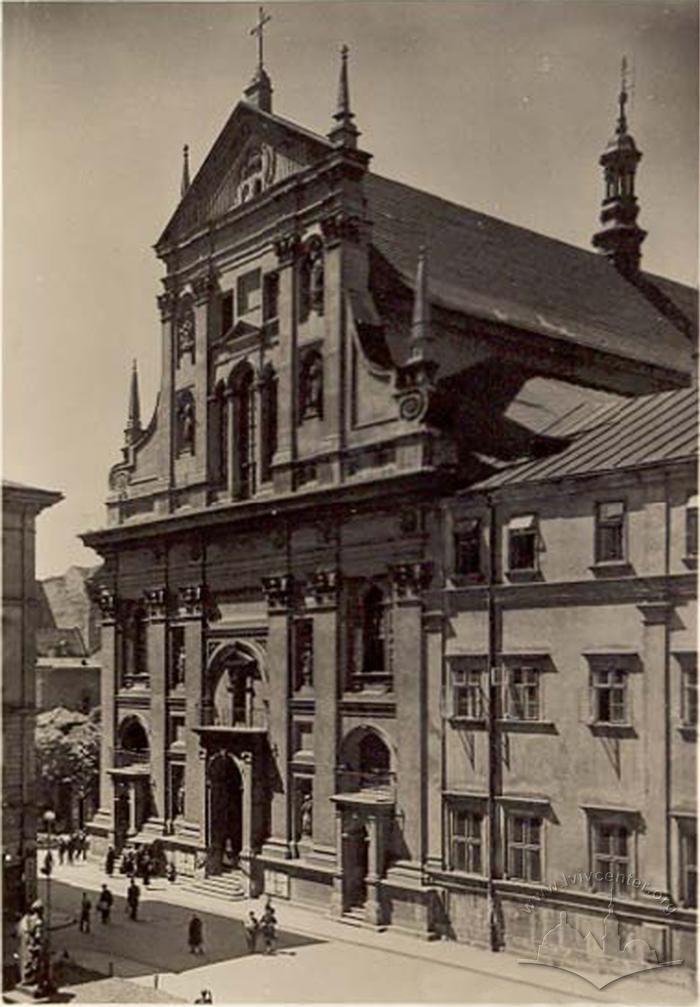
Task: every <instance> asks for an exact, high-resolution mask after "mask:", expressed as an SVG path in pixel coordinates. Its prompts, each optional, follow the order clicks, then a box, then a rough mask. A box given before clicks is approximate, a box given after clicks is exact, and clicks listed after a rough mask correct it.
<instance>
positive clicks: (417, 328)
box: [411, 245, 433, 352]
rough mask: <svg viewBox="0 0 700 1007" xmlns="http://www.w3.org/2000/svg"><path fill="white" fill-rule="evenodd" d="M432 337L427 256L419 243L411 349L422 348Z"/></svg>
mask: <svg viewBox="0 0 700 1007" xmlns="http://www.w3.org/2000/svg"><path fill="white" fill-rule="evenodd" d="M432 338H433V337H432V332H431V327H430V301H429V299H428V256H427V252H426V249H425V245H421V247H420V249H419V252H418V265H417V266H416V288H415V294H414V300H413V318H412V320H411V344H412V347H413V351H416V350H419V349H420V350H422V348H423V347H424V345H425V342H426V340H430V339H432ZM413 351H412V352H413Z"/></svg>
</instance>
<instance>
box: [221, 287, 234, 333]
mask: <svg viewBox="0 0 700 1007" xmlns="http://www.w3.org/2000/svg"><path fill="white" fill-rule="evenodd" d="M231 328H233V291H232V290H226V291H224V293H223V294H222V295H221V330H220V333H221V335H222V336H225V335H226V333H227V332H228V331H229V329H231Z"/></svg>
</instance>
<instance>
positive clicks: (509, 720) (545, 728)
mask: <svg viewBox="0 0 700 1007" xmlns="http://www.w3.org/2000/svg"><path fill="white" fill-rule="evenodd" d="M497 724H498V726H499V727H500V728H501V730H502V731H513V732H516V733H519V734H557V733H558V732H557V729H556V726H555V724H554V721H553V720H519V719H518V718H517V717H499V719H498V720H497Z"/></svg>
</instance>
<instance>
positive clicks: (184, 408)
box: [178, 397, 194, 454]
mask: <svg viewBox="0 0 700 1007" xmlns="http://www.w3.org/2000/svg"><path fill="white" fill-rule="evenodd" d="M178 420H179V426H180V451H181V452H183V451H189V452H190V453H191V454H194V402H192V400H191V398H189V397H187V398H183V400H182V402H181V404H180V409H179V411H178Z"/></svg>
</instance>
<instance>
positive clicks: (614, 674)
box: [591, 668, 628, 724]
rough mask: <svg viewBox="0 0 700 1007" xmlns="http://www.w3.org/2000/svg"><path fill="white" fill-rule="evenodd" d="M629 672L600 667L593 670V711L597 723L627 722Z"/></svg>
mask: <svg viewBox="0 0 700 1007" xmlns="http://www.w3.org/2000/svg"><path fill="white" fill-rule="evenodd" d="M627 705H628V704H627V672H626V671H624V670H621V669H620V668H598V669H595V670H594V671H592V672H591V712H592V717H593V721H594V722H595V723H596V724H626V723H627V722H628V710H627Z"/></svg>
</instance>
